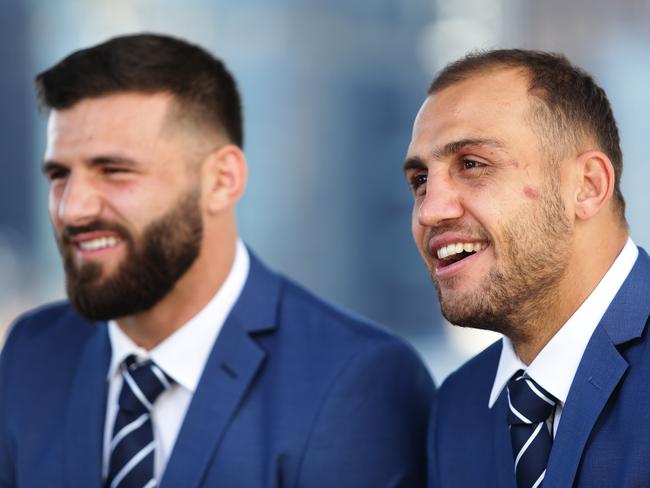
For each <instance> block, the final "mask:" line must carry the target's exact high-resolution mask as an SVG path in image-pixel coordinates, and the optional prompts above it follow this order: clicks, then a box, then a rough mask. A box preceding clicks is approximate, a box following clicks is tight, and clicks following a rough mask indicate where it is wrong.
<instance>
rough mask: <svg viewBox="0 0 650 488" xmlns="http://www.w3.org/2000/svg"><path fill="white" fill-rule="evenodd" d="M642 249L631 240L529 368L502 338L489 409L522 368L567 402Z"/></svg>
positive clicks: (547, 389)
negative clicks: (594, 339)
mask: <svg viewBox="0 0 650 488" xmlns="http://www.w3.org/2000/svg"><path fill="white" fill-rule="evenodd" d="M638 255H639V250H638V249H637V247H636V246H635V245H634V242H632V239H630V238H629V237H628V239H627V242H626V243H625V246H624V247H623V250H622V251H621V252H620V254H619V255H618V257H617V258H616V260H615V261H614V263H613V264H612V266H611V267H610V268H609V270H608V271H607V273H605V275H604V276H603V278H602V279H601V280H600V282H599V283H598V285H597V286H596V288H594V290H593V291H592V292H591V294H590V295H589V296H588V297H587V299H586V300H585V301H584V302H583V303H582V305H580V307H578V309H577V310H576V311H575V312H574V314H573V315H572V316H571V317H570V318H569V320H567V321H566V323H565V324H564V325H563V326H562V327H561V328H560V330H558V332H557V333H556V334H555V335H554V336H553V338H552V339H551V340H550V341H549V343H548V344H546V346H544V348H543V349H542V350H541V351H540V353H539V354H538V355H537V357H535V359H534V360H533V362H532V363H530V365H529V366H526V364H524V363H523V361H521V359H519V357H518V356H517V354H516V353H515V350H514V348H513V346H512V342H511V341H510V339H508V338H507V337H504V338H503V347H502V348H501V357H500V358H499V365H498V367H497V373H496V376H495V378H494V384H493V385H492V392H491V393H490V400H489V402H488V406H489V407H490V408H492V406H493V405H494V404H495V403H496V401H497V398H498V397H499V395H500V394H501V392H502V391H503V388H504V387H505V385H506V383H507V382H508V381H509V380H510V378H511V377H512V375H513V374H515V373H516V372H517V370H519V369H523V370H525V371H526V372H527V373H528V375H529V376H530V377H531V378H533V379H534V380H535V381H536V382H537V383H538V384H539V385H541V386H542V388H544V389H545V390H546V391H548V392H549V393H551V394H552V395H553V396H554V397H555V398H557V399H558V400H559V401H560V402H561V403H562V404H564V402H566V399H567V396H568V395H569V389H570V388H571V383H572V382H573V377H574V376H575V374H576V371H577V370H578V366H579V364H580V360H581V359H582V355H583V354H584V352H585V349H586V348H587V344H588V342H589V339H591V336H592V334H593V333H594V330H596V327H597V326H598V323H599V322H600V319H602V317H603V315H604V314H605V312H606V311H607V308H608V307H609V305H610V303H611V302H612V300H614V297H615V296H616V293H618V290H619V288H620V287H621V285H623V282H624V281H625V279H626V278H627V276H628V274H630V271H631V270H632V267H633V266H634V262H635V261H636V258H637V256H638Z"/></svg>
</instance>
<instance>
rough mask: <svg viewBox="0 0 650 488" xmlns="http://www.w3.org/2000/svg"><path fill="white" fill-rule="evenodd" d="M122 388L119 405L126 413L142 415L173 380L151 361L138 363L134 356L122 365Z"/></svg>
mask: <svg viewBox="0 0 650 488" xmlns="http://www.w3.org/2000/svg"><path fill="white" fill-rule="evenodd" d="M122 378H123V380H124V386H123V387H122V392H121V393H120V398H119V405H120V408H121V409H122V410H124V411H126V412H133V413H144V412H147V411H150V410H151V409H152V408H153V404H154V403H155V401H156V399H157V398H158V396H159V395H160V394H161V393H162V392H163V391H164V390H166V389H168V388H169V387H170V386H171V385H172V383H173V380H172V379H171V378H170V377H169V376H167V375H166V374H165V373H163V372H162V370H161V369H160V368H159V367H158V366H157V365H156V363H154V362H153V361H151V360H147V361H144V362H142V363H138V362H137V361H136V358H135V356H134V355H130V356H128V357H127V358H126V359H125V360H124V363H123V367H122Z"/></svg>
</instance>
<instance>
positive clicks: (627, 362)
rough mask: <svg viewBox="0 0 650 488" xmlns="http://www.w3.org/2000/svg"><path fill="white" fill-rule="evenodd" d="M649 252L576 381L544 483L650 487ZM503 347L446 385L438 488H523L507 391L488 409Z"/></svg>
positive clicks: (433, 446) (437, 403)
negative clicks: (516, 474) (518, 476)
mask: <svg viewBox="0 0 650 488" xmlns="http://www.w3.org/2000/svg"><path fill="white" fill-rule="evenodd" d="M649 316H650V258H649V257H648V255H647V254H646V252H645V251H643V250H642V249H640V250H639V257H638V259H637V261H636V263H635V265H634V267H633V268H632V271H631V273H630V275H629V276H628V277H627V279H626V281H625V282H624V283H623V286H622V287H621V289H620V290H619V292H618V294H617V295H616V297H615V298H614V301H613V302H612V303H611V305H610V306H609V308H608V309H607V312H606V313H605V315H604V316H603V318H602V320H601V321H600V323H599V324H598V326H597V328H596V330H595V332H594V334H593V336H592V337H591V340H590V341H589V344H588V345H587V349H586V350H585V352H584V355H583V357H582V360H581V362H580V365H579V367H578V371H577V373H576V376H575V378H574V380H573V383H572V384H571V389H570V390H569V395H568V397H567V401H566V403H565V405H564V408H563V410H562V417H561V419H560V423H559V425H558V430H557V433H556V436H555V439H554V441H553V447H552V449H551V455H550V458H549V462H548V465H547V469H546V475H545V477H544V483H543V485H544V487H545V488H554V487H561V488H565V487H570V486H579V487H585V488H586V487H588V488H593V487H601V486H602V487H616V488H619V487H648V486H650V340H648V322H649V319H648V317H649ZM500 354H501V341H499V342H497V343H495V344H494V345H492V346H490V347H489V348H488V349H486V350H485V351H483V352H482V353H481V354H479V355H478V356H476V357H475V358H474V359H472V360H471V361H470V362H468V363H467V364H465V365H464V366H463V367H462V368H460V369H459V370H458V371H457V372H455V373H454V374H453V375H451V376H450V377H449V378H448V379H447V380H446V381H445V382H444V384H443V385H442V387H441V388H440V391H439V392H438V394H437V396H436V399H435V400H434V411H433V413H432V421H431V429H430V434H429V449H430V452H429V467H430V481H429V486H431V487H454V488H462V487H470V486H471V487H476V486H480V487H499V488H515V478H514V472H513V466H514V462H513V455H512V446H511V443H510V434H509V431H508V422H507V417H506V412H507V399H506V398H505V397H506V393H505V390H504V392H502V394H501V396H500V397H499V399H498V400H497V402H496V404H495V405H494V406H493V407H492V408H491V409H489V408H488V399H489V396H490V391H491V389H492V384H493V382H494V376H495V374H496V369H497V365H498V362H499V357H500Z"/></svg>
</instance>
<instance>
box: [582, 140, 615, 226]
mask: <svg viewBox="0 0 650 488" xmlns="http://www.w3.org/2000/svg"><path fill="white" fill-rule="evenodd" d="M576 166H577V177H578V182H577V183H578V185H577V188H576V195H575V212H576V217H577V218H578V219H582V220H587V219H590V218H592V217H593V216H595V215H596V214H598V213H599V212H600V210H601V209H602V208H603V207H604V206H605V205H606V204H607V203H608V202H610V200H611V199H612V194H613V192H614V179H615V176H614V166H613V165H612V162H611V161H610V159H609V158H608V157H607V155H606V154H604V153H602V152H601V151H587V152H585V153H582V154H580V155H579V156H578V158H577V159H576Z"/></svg>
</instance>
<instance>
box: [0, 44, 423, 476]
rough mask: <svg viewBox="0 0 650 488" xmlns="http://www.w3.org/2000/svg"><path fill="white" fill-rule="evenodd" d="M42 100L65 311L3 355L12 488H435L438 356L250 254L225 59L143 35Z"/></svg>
mask: <svg viewBox="0 0 650 488" xmlns="http://www.w3.org/2000/svg"><path fill="white" fill-rule="evenodd" d="M37 87H38V91H39V97H40V100H41V102H42V104H43V105H44V106H45V107H46V108H47V109H48V110H49V124H48V133H47V147H46V150H45V161H44V165H43V171H44V173H45V175H46V177H47V179H48V181H49V211H50V218H51V222H52V226H53V229H54V234H55V237H56V240H57V243H58V246H59V250H60V252H61V256H62V258H63V264H64V269H65V275H66V288H67V293H68V296H69V302H68V301H65V302H61V303H56V304H52V305H47V306H45V307H42V308H40V309H38V310H35V311H32V312H29V313H27V314H25V315H24V316H23V317H21V318H19V319H18V320H17V321H16V323H15V324H14V326H13V327H12V329H11V331H10V333H9V336H8V338H7V341H6V344H5V347H4V350H3V351H2V355H1V356H0V487H2V488H9V487H12V488H13V487H18V488H28V487H34V488H36V487H44V486H47V487H59V486H61V487H63V486H68V487H84V488H85V487H100V486H106V487H110V488H126V487H136V486H137V487H138V488H143V487H146V488H153V487H155V486H160V487H170V488H177V487H183V488H191V487H203V486H205V487H212V486H221V487H278V488H279V487H296V486H301V487H302V486H309V487H324V488H331V487H354V488H357V487H362V486H368V487H371V486H372V487H389V486H390V487H392V486H409V487H411V486H413V487H416V486H423V485H424V483H425V481H424V479H425V471H426V464H425V454H424V453H425V438H426V425H427V421H428V417H429V411H430V405H431V397H432V394H433V385H432V383H431V379H430V377H429V375H428V373H427V371H426V369H425V368H424V366H423V365H422V363H421V361H420V360H419V359H418V357H417V356H416V355H415V353H414V352H413V351H412V349H411V348H409V347H407V346H406V345H405V344H404V343H403V342H401V341H400V340H398V339H396V338H395V337H393V336H391V335H389V334H388V333H386V332H383V331H381V330H380V329H378V328H376V327H375V326H373V325H371V324H368V323H366V322H364V321H362V320H360V319H357V318H353V317H351V316H349V315H347V314H345V313H344V312H342V311H339V310H337V309H336V308H334V307H332V306H331V305H328V304H326V303H324V302H322V301H320V300H319V299H317V298H316V297H314V296H313V295H311V294H310V293H308V292H307V291H306V290H304V289H302V288H301V287H299V286H298V285H296V284H294V283H293V282H291V281H289V280H287V279H286V278H284V277H282V276H280V275H278V274H275V273H273V272H271V271H270V270H268V269H267V268H266V267H265V266H264V265H263V264H262V263H261V262H260V261H259V260H258V259H257V258H256V257H255V256H254V255H253V253H252V252H250V251H249V250H248V249H247V248H246V247H245V246H244V245H243V243H242V242H241V241H240V240H239V238H238V233H237V226H236V220H235V204H236V202H237V200H238V199H239V197H240V196H241V195H242V193H243V191H244V186H245V183H246V176H247V164H246V159H245V157H244V154H243V152H242V145H243V134H242V121H241V112H240V101H239V94H238V92H237V88H236V85H235V81H234V80H233V78H232V77H231V75H230V74H229V73H228V71H227V70H226V69H225V67H224V66H223V64H222V63H221V62H220V61H219V60H217V59H215V58H214V57H212V56H211V55H210V54H208V53H207V52H206V51H204V50H203V49H201V48H199V47H197V46H193V45H190V44H187V43H186V42H184V41H181V40H178V39H173V38H170V37H165V36H159V35H134V36H126V37H118V38H115V39H112V40H110V41H108V42H106V43H103V44H100V45H98V46H95V47H91V48H88V49H84V50H81V51H78V52H76V53H73V54H71V55H70V56H68V57H67V58H66V59H64V60H63V61H61V62H60V63H58V64H57V65H55V66H54V67H52V68H51V69H49V70H47V71H45V72H44V73H42V74H40V75H39V76H38V77H37ZM261 218H263V217H261Z"/></svg>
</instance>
